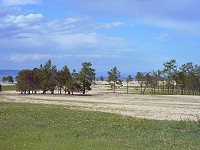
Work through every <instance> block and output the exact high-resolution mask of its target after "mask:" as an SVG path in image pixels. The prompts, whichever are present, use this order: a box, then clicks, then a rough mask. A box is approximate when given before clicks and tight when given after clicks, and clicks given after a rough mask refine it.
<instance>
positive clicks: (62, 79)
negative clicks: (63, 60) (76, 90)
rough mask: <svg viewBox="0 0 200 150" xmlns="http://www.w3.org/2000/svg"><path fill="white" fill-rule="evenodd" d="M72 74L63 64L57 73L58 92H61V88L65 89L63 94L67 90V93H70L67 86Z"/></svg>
mask: <svg viewBox="0 0 200 150" xmlns="http://www.w3.org/2000/svg"><path fill="white" fill-rule="evenodd" d="M71 78H72V76H71V73H70V71H69V68H68V67H67V66H64V67H63V68H62V70H61V71H60V72H59V75H58V83H59V87H60V94H61V88H63V89H64V91H65V94H66V92H67V91H68V94H70V88H69V86H70V85H69V84H71V83H70V81H71V80H72V79H71Z"/></svg>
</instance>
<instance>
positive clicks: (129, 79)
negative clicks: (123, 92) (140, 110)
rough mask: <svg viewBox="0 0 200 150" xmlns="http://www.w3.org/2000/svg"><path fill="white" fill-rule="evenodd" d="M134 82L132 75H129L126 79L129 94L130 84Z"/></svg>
mask: <svg viewBox="0 0 200 150" xmlns="http://www.w3.org/2000/svg"><path fill="white" fill-rule="evenodd" d="M132 80H133V78H132V77H131V75H128V77H127V78H126V84H127V88H126V89H127V94H128V83H129V82H131V81H132Z"/></svg>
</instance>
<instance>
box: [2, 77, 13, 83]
mask: <svg viewBox="0 0 200 150" xmlns="http://www.w3.org/2000/svg"><path fill="white" fill-rule="evenodd" d="M2 81H3V82H4V83H5V82H8V83H13V82H14V79H13V77H12V76H4V77H3V78H2Z"/></svg>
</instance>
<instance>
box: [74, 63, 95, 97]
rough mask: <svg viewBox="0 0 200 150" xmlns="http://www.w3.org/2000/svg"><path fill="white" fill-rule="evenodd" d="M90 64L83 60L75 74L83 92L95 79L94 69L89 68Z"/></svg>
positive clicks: (88, 88) (87, 89)
mask: <svg viewBox="0 0 200 150" xmlns="http://www.w3.org/2000/svg"><path fill="white" fill-rule="evenodd" d="M91 66H92V64H91V63H90V62H83V63H82V69H81V71H80V73H79V74H78V76H77V78H78V83H79V84H80V85H81V91H82V92H83V94H85V93H86V91H90V90H91V85H92V82H93V81H94V80H95V69H93V68H91Z"/></svg>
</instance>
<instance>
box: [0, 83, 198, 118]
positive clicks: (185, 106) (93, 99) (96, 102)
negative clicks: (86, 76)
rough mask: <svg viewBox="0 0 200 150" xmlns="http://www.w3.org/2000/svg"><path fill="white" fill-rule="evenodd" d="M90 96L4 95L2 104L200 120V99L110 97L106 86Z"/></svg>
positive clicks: (134, 96)
mask: <svg viewBox="0 0 200 150" xmlns="http://www.w3.org/2000/svg"><path fill="white" fill-rule="evenodd" d="M89 94H91V95H90V96H78V95H74V96H72V95H42V94H37V95H21V94H19V93H17V92H14V91H12V92H2V93H1V95H0V101H1V102H18V103H38V104H55V105H65V106H68V107H70V108H72V109H77V108H78V109H81V110H90V111H102V112H111V113H117V114H122V115H127V116H132V117H138V118H147V119H156V120H181V119H182V120H186V119H189V120H197V118H198V116H200V96H182V95H138V94H120V93H109V92H108V91H107V87H105V86H102V85H101V86H95V87H93V90H92V91H91V92H90V93H89Z"/></svg>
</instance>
